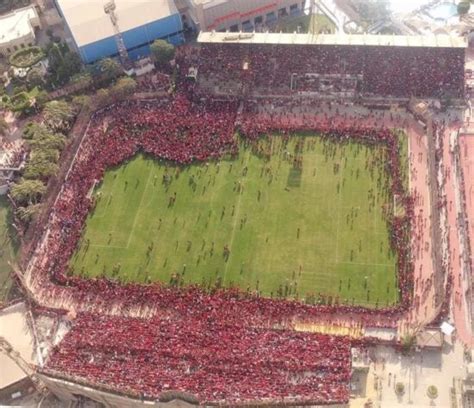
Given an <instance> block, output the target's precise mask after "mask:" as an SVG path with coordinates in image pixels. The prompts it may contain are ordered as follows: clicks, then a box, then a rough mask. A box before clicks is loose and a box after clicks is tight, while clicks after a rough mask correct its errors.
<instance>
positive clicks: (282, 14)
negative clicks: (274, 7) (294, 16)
mask: <svg viewBox="0 0 474 408" xmlns="http://www.w3.org/2000/svg"><path fill="white" fill-rule="evenodd" d="M287 15H288V13H287V12H286V8H285V7H283V8H281V9H279V10H278V17H285V16H287Z"/></svg>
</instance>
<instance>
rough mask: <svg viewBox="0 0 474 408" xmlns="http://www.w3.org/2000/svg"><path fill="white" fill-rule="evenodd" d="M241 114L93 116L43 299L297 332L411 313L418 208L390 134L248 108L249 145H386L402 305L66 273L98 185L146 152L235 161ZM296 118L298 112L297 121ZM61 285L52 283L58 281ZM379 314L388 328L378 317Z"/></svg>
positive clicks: (170, 106)
mask: <svg viewBox="0 0 474 408" xmlns="http://www.w3.org/2000/svg"><path fill="white" fill-rule="evenodd" d="M236 115H237V106H236V105H235V103H232V102H230V103H229V102H206V103H204V102H202V103H200V104H195V103H193V102H191V101H190V100H189V99H188V98H187V97H186V96H184V95H177V96H176V97H175V98H174V99H172V100H162V101H160V102H156V101H155V102H136V101H135V102H128V103H123V104H121V105H118V106H111V107H109V108H107V109H105V110H103V111H101V112H99V113H97V114H95V116H94V117H93V119H92V121H91V124H90V126H89V129H88V135H87V136H86V138H85V140H84V142H83V144H82V146H81V149H80V150H79V153H78V155H77V157H76V161H75V163H74V165H73V167H72V170H71V172H70V173H69V176H68V178H67V180H66V181H65V183H64V186H63V189H62V191H61V193H60V195H59V197H58V200H57V201H56V203H55V204H54V207H53V211H52V215H51V218H50V222H49V224H48V231H47V234H46V239H45V241H44V244H43V246H42V247H41V248H40V250H39V251H38V253H37V255H36V259H35V265H34V266H35V268H36V269H35V279H36V282H37V283H38V284H40V285H41V286H42V287H43V290H42V294H43V296H44V297H45V298H49V300H50V301H51V302H54V300H55V299H58V298H61V297H63V296H69V297H71V298H73V299H74V301H75V302H77V304H78V305H79V306H78V307H79V309H80V310H85V309H86V310H87V309H88V308H91V309H92V308H93V307H98V308H99V309H103V310H107V309H108V308H110V305H111V304H120V305H122V306H123V307H124V308H125V309H126V310H127V309H129V308H133V307H142V308H148V309H149V308H153V309H157V310H162V311H167V312H169V313H170V314H171V315H174V314H176V313H178V314H182V313H185V314H187V315H189V316H196V317H207V316H210V315H211V316H213V318H219V319H221V320H222V321H225V322H233V321H234V322H235V321H236V319H237V320H239V321H241V322H242V323H248V324H253V325H255V324H257V325H260V326H267V325H272V324H278V323H285V324H291V322H292V321H293V320H294V319H299V320H305V319H309V320H311V319H314V318H319V317H321V316H323V315H326V316H332V317H333V318H336V317H337V316H336V315H338V314H339V315H345V316H352V315H358V318H359V319H362V320H364V319H366V320H367V321H368V320H370V322H371V324H373V325H377V324H379V325H384V326H395V325H396V317H397V316H399V315H400V313H401V312H402V311H404V310H406V309H407V308H408V307H409V304H410V299H411V289H412V280H413V279H412V265H411V262H410V257H409V249H408V246H409V244H408V243H409V231H410V219H411V217H412V212H413V211H412V203H411V200H410V199H409V198H408V196H407V195H406V193H405V188H404V186H403V181H402V177H401V174H400V161H399V154H398V143H397V138H395V137H394V136H393V134H392V133H391V132H390V131H389V130H373V129H371V128H365V127H362V126H359V125H357V124H352V125H343V124H340V123H338V124H334V123H329V121H326V122H312V121H310V120H309V119H308V120H306V121H305V123H306V127H305V128H302V127H301V126H299V127H298V128H296V127H295V126H293V127H291V126H289V125H287V124H286V122H285V121H284V118H281V119H279V120H277V118H272V119H268V120H265V119H264V118H260V117H255V116H254V115H253V114H252V112H251V111H249V110H246V109H244V110H243V111H242V112H241V115H240V119H239V122H240V124H241V125H240V131H241V134H242V136H243V137H246V138H248V139H249V140H253V139H255V138H257V137H258V136H259V135H260V134H262V133H270V132H271V131H277V132H281V133H291V132H293V131H296V130H310V131H312V132H321V133H323V134H326V135H327V137H332V138H334V139H335V140H339V141H341V142H343V141H344V140H352V139H353V138H356V139H357V140H359V141H360V142H362V143H370V144H376V143H381V144H385V145H386V147H387V150H388V155H389V156H388V157H389V160H388V161H387V163H386V166H387V171H388V172H389V173H390V174H391V175H392V177H391V183H392V185H391V188H392V191H393V193H394V194H398V195H399V196H400V197H401V198H402V203H404V205H405V207H406V212H405V214H404V215H403V216H400V217H392V218H391V219H390V230H391V245H392V249H393V250H394V251H396V253H397V254H398V256H397V262H398V270H399V276H398V282H399V291H400V306H398V307H384V306H383V305H379V307H378V308H376V309H366V308H363V307H358V306H351V305H337V307H335V305H328V304H316V305H313V304H304V303H302V302H296V301H285V300H277V299H267V298H259V297H257V296H255V295H253V294H248V293H242V292H239V291H236V290H234V289H229V290H218V291H212V292H211V293H209V292H207V291H204V290H202V289H200V288H196V287H193V288H183V289H176V288H168V287H165V286H162V285H160V284H153V285H145V286H143V285H139V284H128V285H120V284H119V283H118V282H116V281H113V280H109V279H107V278H99V279H90V280H86V279H82V278H79V277H77V276H69V275H68V262H69V259H70V257H71V256H72V254H73V252H74V251H75V249H76V245H77V243H78V242H79V239H80V237H81V234H82V228H83V225H84V222H85V218H86V216H87V214H88V212H89V211H90V209H91V206H92V199H91V198H90V194H89V192H90V190H91V188H92V186H93V185H94V184H95V183H96V182H98V181H100V180H101V179H102V177H103V175H104V172H105V170H106V168H108V167H110V166H115V165H118V164H120V163H122V162H124V161H125V160H127V159H129V158H130V157H131V156H133V155H134V154H135V153H136V152H137V151H139V150H140V149H141V150H143V151H145V152H147V153H149V154H152V155H154V156H155V157H157V158H160V159H165V160H170V161H174V162H177V163H182V164H186V163H191V162H193V161H205V160H209V159H217V158H219V157H222V156H224V155H233V154H235V153H236V152H237V149H238V145H237V140H236V138H235V136H234V123H235V120H236ZM289 115H291V114H289ZM50 278H52V279H53V281H51V280H50ZM374 316H379V317H380V320H378V319H374Z"/></svg>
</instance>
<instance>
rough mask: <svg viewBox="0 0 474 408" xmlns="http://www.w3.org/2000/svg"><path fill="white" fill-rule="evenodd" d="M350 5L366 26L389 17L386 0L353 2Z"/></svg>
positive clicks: (388, 2) (388, 4)
mask: <svg viewBox="0 0 474 408" xmlns="http://www.w3.org/2000/svg"><path fill="white" fill-rule="evenodd" d="M352 4H353V5H354V7H355V9H356V11H357V13H358V14H359V16H360V17H361V19H362V20H363V21H364V23H366V25H367V26H369V25H371V24H373V23H375V22H377V21H381V20H384V19H386V18H388V17H389V16H390V1H388V0H363V1H362V0H354V1H353V3H352Z"/></svg>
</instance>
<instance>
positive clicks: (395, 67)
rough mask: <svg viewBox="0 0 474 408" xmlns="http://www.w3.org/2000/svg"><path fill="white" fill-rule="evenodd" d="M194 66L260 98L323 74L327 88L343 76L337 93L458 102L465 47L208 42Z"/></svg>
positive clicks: (207, 78)
mask: <svg viewBox="0 0 474 408" xmlns="http://www.w3.org/2000/svg"><path fill="white" fill-rule="evenodd" d="M194 63H195V64H196V65H198V67H199V78H200V79H199V80H200V81H203V80H205V81H210V82H211V83H212V85H213V86H216V85H217V86H221V87H225V88H229V84H234V85H235V89H239V90H242V89H250V92H252V91H255V92H256V93H258V94H270V95H277V94H280V93H289V92H292V91H293V92H297V91H298V87H297V86H296V87H295V86H293V87H292V85H291V84H292V82H294V80H295V79H296V80H297V78H298V77H299V78H301V79H303V78H305V75H307V74H317V75H323V76H324V75H325V76H327V77H326V78H325V81H324V82H326V83H327V82H328V81H329V80H330V77H331V76H332V77H335V76H344V78H345V79H344V81H346V82H347V81H348V83H347V84H345V85H344V83H341V79H337V78H336V79H333V81H335V84H336V85H337V86H336V87H337V88H338V91H343V90H344V89H339V88H341V87H347V91H353V90H354V88H356V89H357V92H359V93H360V94H361V95H363V96H384V97H388V96H391V97H402V98H409V97H411V96H415V97H427V98H432V97H442V96H446V97H450V98H460V97H462V96H463V94H464V49H462V48H434V47H393V46H353V45H295V44H277V45H269V44H257V43H246V44H239V43H204V44H201V47H200V54H199V57H197V56H196V57H195V61H194ZM448 65H449V69H447V67H448ZM292 76H293V79H292ZM313 82H314V84H313V85H312V86H314V87H315V89H314V91H318V90H321V89H322V88H321V87H322V86H323V85H324V84H323V83H320V82H319V79H314V80H313ZM354 82H356V83H357V84H356V86H354ZM323 88H324V86H323Z"/></svg>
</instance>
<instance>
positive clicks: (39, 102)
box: [35, 90, 49, 109]
mask: <svg viewBox="0 0 474 408" xmlns="http://www.w3.org/2000/svg"><path fill="white" fill-rule="evenodd" d="M48 100H49V95H48V92H46V91H44V90H41V91H39V92H38V94H37V95H36V96H35V105H36V108H38V109H43V108H44V105H46V102H48Z"/></svg>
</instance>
